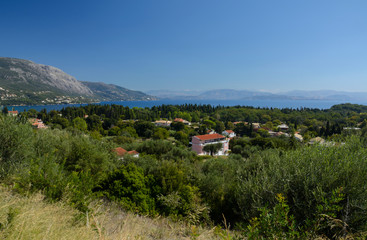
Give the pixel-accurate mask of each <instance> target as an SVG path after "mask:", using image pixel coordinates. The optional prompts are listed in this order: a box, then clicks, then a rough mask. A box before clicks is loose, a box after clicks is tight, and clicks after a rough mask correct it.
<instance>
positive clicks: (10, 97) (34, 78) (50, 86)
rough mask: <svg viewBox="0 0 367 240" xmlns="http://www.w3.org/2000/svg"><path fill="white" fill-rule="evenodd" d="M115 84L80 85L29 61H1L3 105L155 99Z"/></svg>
mask: <svg viewBox="0 0 367 240" xmlns="http://www.w3.org/2000/svg"><path fill="white" fill-rule="evenodd" d="M151 99H152V97H151V96H148V95H146V94H144V93H142V92H138V91H132V90H129V89H126V88H122V87H119V86H116V85H112V84H104V83H88V82H83V83H82V82H80V81H78V80H76V79H75V78H74V77H73V76H71V75H69V74H67V73H65V72H63V71H62V70H60V69H58V68H55V67H52V66H46V65H42V64H37V63H34V62H32V61H29V60H23V59H15V58H3V57H2V58H0V105H12V104H19V105H32V104H60V103H89V102H99V101H113V100H116V101H119V100H151Z"/></svg>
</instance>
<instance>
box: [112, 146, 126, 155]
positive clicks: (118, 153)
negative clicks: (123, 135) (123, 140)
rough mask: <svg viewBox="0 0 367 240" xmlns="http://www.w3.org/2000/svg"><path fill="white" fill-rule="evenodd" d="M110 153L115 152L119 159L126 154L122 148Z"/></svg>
mask: <svg viewBox="0 0 367 240" xmlns="http://www.w3.org/2000/svg"><path fill="white" fill-rule="evenodd" d="M112 151H114V152H116V153H117V156H119V157H122V156H124V155H125V154H126V153H127V151H126V150H125V149H123V148H122V147H118V148H115V149H113V150H112Z"/></svg>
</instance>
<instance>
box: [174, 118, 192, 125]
mask: <svg viewBox="0 0 367 240" xmlns="http://www.w3.org/2000/svg"><path fill="white" fill-rule="evenodd" d="M173 121H174V122H182V123H183V124H185V125H188V126H189V125H191V123H190V122H189V121H187V120H185V119H182V118H175V120H173Z"/></svg>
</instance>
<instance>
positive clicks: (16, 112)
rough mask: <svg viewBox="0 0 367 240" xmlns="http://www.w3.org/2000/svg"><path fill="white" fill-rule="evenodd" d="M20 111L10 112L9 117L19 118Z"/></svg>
mask: <svg viewBox="0 0 367 240" xmlns="http://www.w3.org/2000/svg"><path fill="white" fill-rule="evenodd" d="M18 114H19V113H18V111H8V115H10V116H12V117H16V116H18Z"/></svg>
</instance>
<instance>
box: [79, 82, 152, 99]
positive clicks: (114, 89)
mask: <svg viewBox="0 0 367 240" xmlns="http://www.w3.org/2000/svg"><path fill="white" fill-rule="evenodd" d="M82 83H83V85H84V86H86V87H88V88H89V89H90V90H91V91H92V92H93V94H94V95H95V96H97V97H98V98H99V99H100V100H101V101H118V100H122V101H126V100H155V99H156V98H155V97H151V96H149V95H147V94H145V93H143V92H140V91H133V90H130V89H127V88H124V87H120V86H117V85H113V84H106V83H103V82H82Z"/></svg>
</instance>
